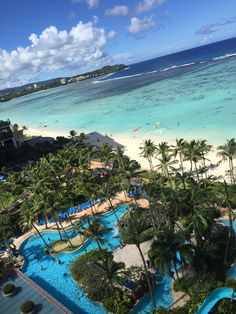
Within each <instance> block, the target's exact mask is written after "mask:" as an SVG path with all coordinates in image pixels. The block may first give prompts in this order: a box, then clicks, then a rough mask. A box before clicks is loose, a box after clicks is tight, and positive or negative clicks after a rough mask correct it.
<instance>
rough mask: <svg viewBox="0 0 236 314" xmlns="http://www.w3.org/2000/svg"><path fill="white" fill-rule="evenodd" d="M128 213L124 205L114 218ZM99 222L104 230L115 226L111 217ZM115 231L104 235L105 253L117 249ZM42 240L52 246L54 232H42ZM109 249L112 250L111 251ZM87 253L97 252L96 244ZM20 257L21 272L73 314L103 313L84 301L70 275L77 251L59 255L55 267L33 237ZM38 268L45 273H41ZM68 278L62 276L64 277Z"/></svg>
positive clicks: (88, 244)
mask: <svg viewBox="0 0 236 314" xmlns="http://www.w3.org/2000/svg"><path fill="white" fill-rule="evenodd" d="M126 209H127V206H126V205H123V206H119V207H118V208H117V210H116V214H117V216H118V217H120V216H121V215H122V214H123V213H124V212H125V211H126ZM101 222H102V223H103V225H104V226H105V227H106V228H113V229H114V225H115V222H116V217H115V215H114V214H113V213H110V214H107V215H101ZM115 232H116V231H115V230H113V231H112V232H107V233H105V234H104V239H105V240H106V241H107V242H108V243H109V245H108V244H107V243H105V244H104V247H106V248H107V249H108V250H111V248H113V249H114V248H116V247H118V246H119V245H120V239H119V237H117V236H116V237H113V235H114V234H115ZM68 234H69V236H71V237H72V236H74V235H75V234H74V231H73V229H71V230H70V231H69V232H68ZM43 236H44V238H45V240H46V241H47V242H52V241H54V240H56V239H58V238H59V236H58V233H57V232H46V231H45V232H43ZM111 246H112V247H111ZM86 249H87V250H92V249H97V244H96V242H95V241H93V240H92V239H91V240H89V241H88V242H87V243H86ZM20 253H21V254H22V255H23V256H24V258H25V265H24V268H23V272H24V273H25V274H26V275H27V276H29V277H30V278H31V279H32V280H34V281H35V282H36V283H37V284H39V285H40V286H41V287H42V288H44V289H45V290H46V291H47V292H49V293H50V294H51V295H52V296H54V297H55V298H56V299H57V300H59V301H60V302H61V303H62V304H64V305H65V306H66V307H67V308H68V309H69V310H71V311H72V312H73V313H89V314H93V313H94V314H103V313H106V311H105V309H104V308H103V307H102V306H100V305H98V304H96V303H94V302H91V301H90V300H89V299H88V298H86V297H85V295H84V293H83V291H82V289H80V288H79V287H78V285H77V284H76V283H75V282H74V280H73V279H72V277H71V275H70V269H69V265H70V263H71V262H72V261H73V260H75V259H76V258H77V257H78V256H80V255H81V254H83V253H84V250H83V249H80V250H78V251H76V252H74V253H61V254H58V255H57V259H60V261H61V264H57V263H56V262H55V261H53V260H52V258H51V257H50V256H47V255H45V253H44V243H43V242H42V240H41V239H40V237H39V236H38V235H34V236H32V237H30V238H29V239H28V240H26V241H25V242H24V243H23V244H22V245H21V247H20ZM36 253H37V254H38V256H39V259H38V260H37V259H35V254H36ZM41 266H42V267H43V269H44V270H41ZM65 273H66V274H68V275H67V276H64V275H63V274H65Z"/></svg>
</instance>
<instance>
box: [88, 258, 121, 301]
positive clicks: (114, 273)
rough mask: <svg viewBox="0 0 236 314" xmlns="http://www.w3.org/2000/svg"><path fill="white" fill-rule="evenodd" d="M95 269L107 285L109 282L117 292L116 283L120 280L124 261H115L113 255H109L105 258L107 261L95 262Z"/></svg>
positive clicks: (113, 290)
mask: <svg viewBox="0 0 236 314" xmlns="http://www.w3.org/2000/svg"><path fill="white" fill-rule="evenodd" d="M93 266H94V269H95V270H96V272H97V273H98V276H99V277H101V280H102V281H103V282H104V284H105V285H106V284H107V283H108V284H109V285H110V287H111V290H112V292H113V293H114V296H116V294H115V288H114V283H116V282H117V283H119V282H120V279H121V278H120V276H119V274H120V271H121V270H122V269H124V268H125V264H124V263H121V262H120V263H117V262H114V260H113V256H109V257H108V258H106V259H105V263H100V262H99V261H98V262H94V263H93Z"/></svg>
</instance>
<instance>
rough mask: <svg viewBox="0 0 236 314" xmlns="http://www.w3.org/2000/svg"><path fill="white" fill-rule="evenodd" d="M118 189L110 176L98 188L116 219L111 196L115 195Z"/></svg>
mask: <svg viewBox="0 0 236 314" xmlns="http://www.w3.org/2000/svg"><path fill="white" fill-rule="evenodd" d="M118 190H119V186H118V184H117V183H116V182H115V181H114V179H112V178H110V179H109V180H108V181H107V182H105V183H103V184H102V185H101V188H100V190H99V192H98V193H99V195H100V196H102V197H104V198H105V199H107V200H108V202H109V205H110V208H111V210H112V211H113V212H114V214H115V217H116V220H117V221H118V217H117V215H116V212H115V210H114V206H113V205H112V196H113V195H115V194H116V193H117V192H118Z"/></svg>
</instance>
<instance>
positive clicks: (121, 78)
mask: <svg viewBox="0 0 236 314" xmlns="http://www.w3.org/2000/svg"><path fill="white" fill-rule="evenodd" d="M144 74H146V73H137V74H132V75H126V76H120V77H114V78H112V79H108V80H100V81H94V82H93V83H95V84H96V83H102V82H108V81H116V80H123V79H126V78H130V77H134V76H141V75H144Z"/></svg>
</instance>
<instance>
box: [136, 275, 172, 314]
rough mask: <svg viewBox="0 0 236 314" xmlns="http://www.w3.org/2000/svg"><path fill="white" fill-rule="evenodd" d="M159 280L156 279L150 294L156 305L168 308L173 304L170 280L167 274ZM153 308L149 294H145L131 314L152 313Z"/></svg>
mask: <svg viewBox="0 0 236 314" xmlns="http://www.w3.org/2000/svg"><path fill="white" fill-rule="evenodd" d="M161 277H162V278H161V280H160V281H159V278H157V281H156V284H154V286H153V289H152V292H153V296H154V298H155V301H156V305H157V307H158V306H162V307H165V308H168V307H170V306H171V304H172V303H173V296H172V291H171V282H172V278H171V277H170V276H169V275H168V274H166V273H165V274H164V275H163V276H161ZM152 310H153V306H152V301H151V297H150V294H149V293H147V294H145V296H144V297H143V298H142V299H141V300H140V301H139V302H138V304H137V305H136V306H135V307H134V308H133V310H132V311H131V314H146V313H152Z"/></svg>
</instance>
